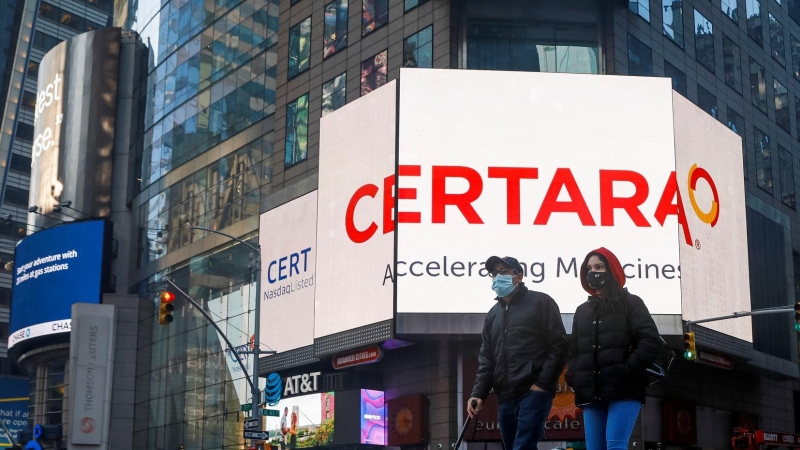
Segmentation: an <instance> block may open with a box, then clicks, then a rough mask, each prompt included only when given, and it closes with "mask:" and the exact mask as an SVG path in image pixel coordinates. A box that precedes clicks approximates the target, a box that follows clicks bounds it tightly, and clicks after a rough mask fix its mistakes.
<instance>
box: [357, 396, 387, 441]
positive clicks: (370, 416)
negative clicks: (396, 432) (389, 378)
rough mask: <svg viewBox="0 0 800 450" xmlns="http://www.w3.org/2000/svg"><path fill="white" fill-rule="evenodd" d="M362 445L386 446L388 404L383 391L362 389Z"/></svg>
mask: <svg viewBox="0 0 800 450" xmlns="http://www.w3.org/2000/svg"><path fill="white" fill-rule="evenodd" d="M361 443H362V444H371V445H386V404H385V395H384V393H383V391H373V390H369V389H361Z"/></svg>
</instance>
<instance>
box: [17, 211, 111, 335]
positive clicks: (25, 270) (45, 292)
mask: <svg viewBox="0 0 800 450" xmlns="http://www.w3.org/2000/svg"><path fill="white" fill-rule="evenodd" d="M111 226H112V225H111V222H107V221H104V220H93V221H81V222H72V223H67V224H64V225H59V226H55V227H52V228H48V229H46V230H42V231H39V232H37V233H34V234H32V235H30V236H28V237H26V238H25V239H23V240H22V241H20V242H19V244H18V245H17V249H16V253H15V257H14V281H13V286H14V287H13V290H12V297H11V323H10V330H11V333H10V337H9V340H8V348H12V347H13V346H14V345H16V344H18V343H19V342H21V341H24V340H27V339H32V338H35V337H39V336H45V335H49V334H56V333H65V332H69V331H70V329H71V320H70V317H71V308H72V304H73V303H100V300H101V297H102V282H103V281H104V280H105V277H104V270H106V269H107V268H105V267H104V264H103V263H104V261H103V260H104V253H105V248H106V245H107V242H108V241H109V240H110V235H111Z"/></svg>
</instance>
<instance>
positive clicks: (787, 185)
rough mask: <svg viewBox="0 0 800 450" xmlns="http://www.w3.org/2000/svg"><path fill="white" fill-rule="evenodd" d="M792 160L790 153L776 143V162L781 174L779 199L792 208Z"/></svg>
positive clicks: (793, 202) (793, 200) (793, 206)
mask: <svg viewBox="0 0 800 450" xmlns="http://www.w3.org/2000/svg"><path fill="white" fill-rule="evenodd" d="M793 162H794V159H793V158H792V154H791V153H789V151H787V150H786V149H785V148H783V147H781V146H780V145H778V163H779V165H780V175H781V201H782V202H783V203H784V204H785V205H786V206H788V207H790V208H792V209H794V208H795V199H794V165H793Z"/></svg>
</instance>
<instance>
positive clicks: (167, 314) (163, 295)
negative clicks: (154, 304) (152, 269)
mask: <svg viewBox="0 0 800 450" xmlns="http://www.w3.org/2000/svg"><path fill="white" fill-rule="evenodd" d="M158 300H159V302H158V323H160V324H161V325H169V324H171V323H172V320H173V318H172V311H174V310H175V305H173V304H172V302H173V301H174V300H175V294H173V293H172V292H170V291H161V292H159V293H158Z"/></svg>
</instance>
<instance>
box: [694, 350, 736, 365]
mask: <svg viewBox="0 0 800 450" xmlns="http://www.w3.org/2000/svg"><path fill="white" fill-rule="evenodd" d="M697 360H698V361H700V362H702V363H704V364H708V365H709V366H714V367H718V368H720V369H725V370H731V369H733V359H731V357H730V356H727V355H720V354H718V353H712V352H709V351H706V350H700V351H698V352H697Z"/></svg>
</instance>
